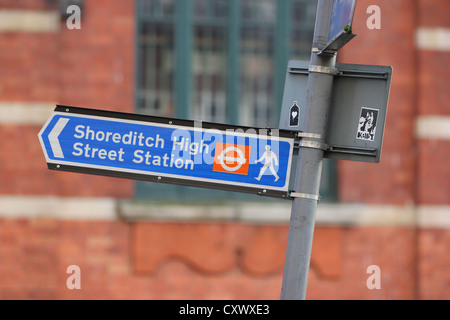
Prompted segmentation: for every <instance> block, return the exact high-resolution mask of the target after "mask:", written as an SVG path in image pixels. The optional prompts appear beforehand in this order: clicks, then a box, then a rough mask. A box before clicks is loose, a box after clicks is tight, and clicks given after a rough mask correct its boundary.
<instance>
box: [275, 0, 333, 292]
mask: <svg viewBox="0 0 450 320" xmlns="http://www.w3.org/2000/svg"><path fill="white" fill-rule="evenodd" d="M332 7H333V0H319V2H318V8H317V17H316V25H315V30H314V39H313V49H312V54H311V63H310V67H309V77H308V94H307V100H306V110H305V117H304V119H305V120H304V121H305V123H304V128H305V130H304V132H303V133H302V140H301V143H300V150H299V154H298V161H297V173H296V180H295V189H294V190H295V193H293V194H292V196H293V197H294V200H293V204H292V211H291V219H290V224H289V235H288V243H287V248H286V259H285V265H284V274H283V282H282V288H281V299H282V300H303V299H305V297H306V287H307V281H308V272H309V265H310V260H311V248H312V241H313V234H314V225H315V215H316V208H317V203H318V200H319V186H320V177H321V173H322V163H323V156H324V149H325V148H324V146H325V134H326V124H327V117H328V112H329V110H328V109H329V106H330V102H331V94H332V87H333V79H334V75H335V64H336V54H325V55H324V54H321V55H319V54H318V53H319V52H320V50H319V49H321V48H323V47H324V46H325V45H326V44H327V41H328V33H329V26H330V18H331V13H332Z"/></svg>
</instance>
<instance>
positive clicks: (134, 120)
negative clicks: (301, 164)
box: [39, 106, 295, 198]
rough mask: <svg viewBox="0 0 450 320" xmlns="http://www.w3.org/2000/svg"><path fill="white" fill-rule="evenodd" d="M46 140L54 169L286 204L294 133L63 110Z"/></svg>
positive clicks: (46, 151)
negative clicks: (234, 193)
mask: <svg viewBox="0 0 450 320" xmlns="http://www.w3.org/2000/svg"><path fill="white" fill-rule="evenodd" d="M39 139H40V142H41V146H42V149H43V151H44V155H45V158H46V161H47V164H48V168H49V169H52V170H61V171H71V172H80V173H89V174H99V175H106V176H113V177H122V178H130V179H136V180H146V181H153V182H157V183H171V184H181V185H189V186H198V187H208V188H210V187H211V188H217V189H223V190H232V191H241V192H249V193H256V194H260V195H267V196H277V197H285V198H287V197H288V188H289V176H290V170H291V163H292V154H293V149H294V139H295V135H294V133H292V132H290V131H283V130H278V129H277V130H271V129H255V128H248V127H236V126H229V125H223V124H213V123H205V122H200V121H188V120H178V119H169V118H160V117H151V116H144V115H137V114H129V113H121V112H110V111H102V110H94V109H85V108H76V107H67V106H57V107H56V109H55V111H54V113H53V115H52V116H51V117H50V119H49V120H48V121H47V123H46V124H45V126H44V127H43V128H42V130H41V132H40V133H39Z"/></svg>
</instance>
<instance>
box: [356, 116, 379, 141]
mask: <svg viewBox="0 0 450 320" xmlns="http://www.w3.org/2000/svg"><path fill="white" fill-rule="evenodd" d="M379 112H380V111H379V110H377V109H370V108H362V109H361V116H360V118H359V124H358V132H357V133H356V139H359V140H366V141H375V133H376V130H377V121H378V114H379Z"/></svg>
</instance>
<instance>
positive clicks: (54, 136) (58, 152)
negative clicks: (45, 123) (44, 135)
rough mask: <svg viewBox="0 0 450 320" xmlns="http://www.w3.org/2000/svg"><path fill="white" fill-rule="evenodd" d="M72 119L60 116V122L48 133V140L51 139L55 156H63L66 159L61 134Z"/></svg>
mask: <svg viewBox="0 0 450 320" xmlns="http://www.w3.org/2000/svg"><path fill="white" fill-rule="evenodd" d="M69 120H70V119H67V118H60V119H59V120H58V122H56V124H55V126H54V127H53V129H52V131H51V132H50V133H49V135H48V140H49V141H50V147H51V148H52V151H53V156H54V157H55V158H63V159H64V153H63V151H62V149H61V144H60V143H59V135H60V134H61V132H62V131H63V130H64V128H65V126H66V125H67V123H68V122H69Z"/></svg>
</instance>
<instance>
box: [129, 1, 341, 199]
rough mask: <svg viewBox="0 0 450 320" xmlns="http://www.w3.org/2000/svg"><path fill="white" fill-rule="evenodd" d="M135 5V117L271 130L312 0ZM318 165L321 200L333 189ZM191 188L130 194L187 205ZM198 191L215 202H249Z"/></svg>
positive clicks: (308, 37) (306, 52) (145, 188)
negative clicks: (182, 201) (321, 183)
mask: <svg viewBox="0 0 450 320" xmlns="http://www.w3.org/2000/svg"><path fill="white" fill-rule="evenodd" d="M136 1H137V3H136V15H137V28H136V30H137V37H136V39H137V60H136V61H137V65H136V70H137V72H136V74H137V78H136V80H137V81H136V83H137V90H136V109H137V112H138V113H144V114H151V115H156V116H166V117H178V118H186V119H195V120H202V121H210V122H218V123H229V124H237V125H245V126H255V127H277V126H278V121H279V112H280V108H281V101H282V97H283V89H284V81H285V76H286V68H287V62H288V60H289V59H306V60H309V56H310V51H311V42H312V36H313V29H314V21H315V12H316V6H317V3H316V1H311V0H136ZM326 163H327V165H326V166H325V167H326V168H325V170H324V174H323V181H324V183H326V186H324V188H323V190H322V195H323V196H324V198H327V195H328V194H332V193H333V192H334V189H335V188H334V187H332V188H331V192H327V190H325V187H327V188H330V186H332V184H333V183H334V182H333V181H334V179H333V174H332V173H333V172H334V169H333V163H332V162H331V161H326ZM328 171H329V172H330V173H327V172H328ZM326 179H331V183H330V182H329V181H328V182H325V181H326ZM198 190H199V189H193V188H188V187H178V186H168V185H154V184H151V183H147V182H137V192H136V193H137V194H136V197H137V198H146V199H148V198H151V199H173V198H177V199H179V200H189V199H191V198H192V194H198ZM324 190H325V194H326V195H324ZM205 193H207V194H208V196H207V198H209V199H215V200H217V199H229V198H230V197H231V198H233V199H249V196H247V195H240V194H237V193H230V192H223V191H214V190H203V191H202V194H205ZM202 198H203V197H202ZM205 198H206V197H205ZM258 199H260V198H258Z"/></svg>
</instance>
